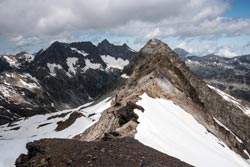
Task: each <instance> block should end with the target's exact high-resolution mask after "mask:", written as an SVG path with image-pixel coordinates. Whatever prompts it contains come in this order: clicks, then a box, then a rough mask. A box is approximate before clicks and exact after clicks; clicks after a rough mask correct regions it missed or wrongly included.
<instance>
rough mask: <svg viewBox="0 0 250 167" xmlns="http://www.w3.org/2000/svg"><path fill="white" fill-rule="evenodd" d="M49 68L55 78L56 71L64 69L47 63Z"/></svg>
mask: <svg viewBox="0 0 250 167" xmlns="http://www.w3.org/2000/svg"><path fill="white" fill-rule="evenodd" d="M47 67H48V68H49V71H50V75H51V76H53V77H55V76H56V71H55V69H56V68H57V69H62V66H61V65H59V64H55V63H53V64H50V63H47Z"/></svg>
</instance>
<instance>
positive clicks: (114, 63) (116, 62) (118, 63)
mask: <svg viewBox="0 0 250 167" xmlns="http://www.w3.org/2000/svg"><path fill="white" fill-rule="evenodd" d="M101 58H102V60H103V61H104V62H105V63H106V64H107V68H108V69H109V68H118V69H121V70H122V69H123V68H124V66H126V65H128V63H129V61H128V60H123V59H121V58H118V59H115V58H114V57H112V56H110V55H101Z"/></svg>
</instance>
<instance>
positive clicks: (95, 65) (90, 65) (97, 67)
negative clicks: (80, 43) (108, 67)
mask: <svg viewBox="0 0 250 167" xmlns="http://www.w3.org/2000/svg"><path fill="white" fill-rule="evenodd" d="M85 65H86V66H85V67H84V68H83V69H82V70H83V71H84V72H85V71H87V70H88V69H89V68H91V69H100V68H101V67H102V65H101V64H96V63H92V62H91V61H90V60H89V59H85Z"/></svg>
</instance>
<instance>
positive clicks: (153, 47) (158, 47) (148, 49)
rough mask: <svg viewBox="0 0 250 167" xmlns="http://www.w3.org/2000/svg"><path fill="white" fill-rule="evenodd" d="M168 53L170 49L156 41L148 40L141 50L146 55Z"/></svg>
mask: <svg viewBox="0 0 250 167" xmlns="http://www.w3.org/2000/svg"><path fill="white" fill-rule="evenodd" d="M158 51H159V52H165V53H167V52H169V51H171V49H170V47H169V46H168V45H167V44H166V43H164V42H162V41H161V40H158V39H150V40H149V41H148V42H147V44H146V45H145V46H144V47H143V48H142V49H141V52H143V53H146V54H153V53H155V52H158Z"/></svg>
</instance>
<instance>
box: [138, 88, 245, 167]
mask: <svg viewBox="0 0 250 167" xmlns="http://www.w3.org/2000/svg"><path fill="white" fill-rule="evenodd" d="M141 98H142V99H141V100H140V101H139V102H138V103H137V104H138V105H140V106H143V108H144V109H145V111H144V112H143V113H142V112H140V111H138V110H136V113H137V114H138V116H139V120H138V121H139V122H140V123H139V125H138V127H137V133H136V135H135V138H136V139H137V140H139V141H140V142H142V143H143V144H145V145H147V146H150V147H152V148H154V149H156V150H158V151H161V152H163V153H166V154H168V155H170V156H173V157H176V158H178V159H180V160H182V161H184V162H187V163H189V164H191V165H194V166H197V167H213V166H214V167H217V166H218V167H249V166H250V164H249V163H248V162H247V161H246V160H245V159H243V158H242V157H241V156H240V155H238V154H236V153H235V152H233V151H231V150H230V149H229V148H228V147H227V146H226V145H225V144H224V143H223V142H222V141H221V140H220V139H218V138H217V137H216V136H214V135H213V134H211V133H209V132H207V130H206V129H205V128H204V127H203V126H202V125H201V124H200V123H198V122H197V121H196V120H195V119H194V118H193V117H192V115H190V114H189V113H187V112H186V111H184V110H183V109H182V108H180V107H179V106H177V105H175V104H174V103H173V102H172V101H170V100H165V99H153V98H151V97H149V96H148V95H147V94H145V93H144V94H143V95H142V96H141Z"/></svg>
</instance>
